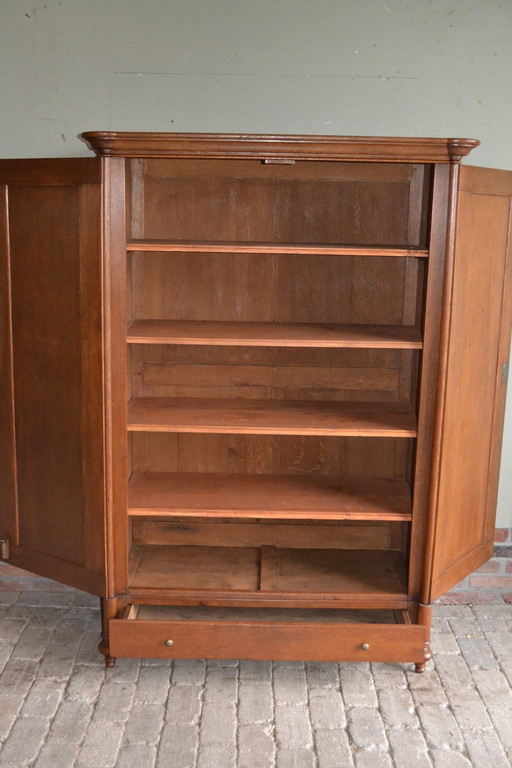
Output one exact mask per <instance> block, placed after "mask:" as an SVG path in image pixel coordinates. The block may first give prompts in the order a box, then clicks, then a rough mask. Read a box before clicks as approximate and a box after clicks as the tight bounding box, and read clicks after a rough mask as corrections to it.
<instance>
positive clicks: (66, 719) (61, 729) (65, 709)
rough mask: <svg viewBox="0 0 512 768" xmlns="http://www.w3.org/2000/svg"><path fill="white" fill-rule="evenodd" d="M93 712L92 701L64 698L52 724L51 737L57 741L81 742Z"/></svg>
mask: <svg viewBox="0 0 512 768" xmlns="http://www.w3.org/2000/svg"><path fill="white" fill-rule="evenodd" d="M92 713H93V704H92V703H89V702H86V701H73V700H70V699H64V700H63V701H61V703H60V706H59V708H58V710H57V714H56V715H55V717H54V719H53V721H52V724H51V726H50V737H51V738H52V739H54V740H55V741H64V740H65V741H67V742H69V743H70V744H81V743H82V741H83V738H84V736H85V732H86V730H87V728H88V726H89V720H90V719H91V717H92Z"/></svg>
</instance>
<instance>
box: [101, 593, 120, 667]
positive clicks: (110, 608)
mask: <svg viewBox="0 0 512 768" xmlns="http://www.w3.org/2000/svg"><path fill="white" fill-rule="evenodd" d="M100 604H101V642H100V644H99V645H98V650H99V652H100V653H102V654H103V655H104V656H105V666H106V667H107V668H111V667H113V666H114V665H115V663H116V660H115V657H114V656H111V655H110V647H109V622H110V619H113V618H115V617H116V616H117V614H118V613H119V611H120V610H122V609H123V607H125V602H123V601H122V600H120V599H119V598H117V597H114V598H107V597H101V598H100Z"/></svg>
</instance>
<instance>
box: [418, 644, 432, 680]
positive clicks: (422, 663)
mask: <svg viewBox="0 0 512 768" xmlns="http://www.w3.org/2000/svg"><path fill="white" fill-rule="evenodd" d="M431 658H432V651H431V650H430V643H425V653H424V658H423V661H417V662H416V664H415V665H414V668H415V670H416V672H418V673H421V672H424V671H425V666H426V664H427V661H430V659H431Z"/></svg>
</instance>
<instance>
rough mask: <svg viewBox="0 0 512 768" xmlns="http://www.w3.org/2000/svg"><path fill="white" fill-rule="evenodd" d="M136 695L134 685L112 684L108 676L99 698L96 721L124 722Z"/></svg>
mask: <svg viewBox="0 0 512 768" xmlns="http://www.w3.org/2000/svg"><path fill="white" fill-rule="evenodd" d="M134 693H135V685H134V683H117V682H112V681H111V680H110V679H109V678H108V676H107V679H106V681H105V683H104V684H103V686H102V687H101V690H100V693H99V696H98V700H97V704H96V709H95V710H94V719H95V720H117V721H119V722H124V721H125V720H127V718H128V716H129V714H130V709H131V706H132V701H133V696H134Z"/></svg>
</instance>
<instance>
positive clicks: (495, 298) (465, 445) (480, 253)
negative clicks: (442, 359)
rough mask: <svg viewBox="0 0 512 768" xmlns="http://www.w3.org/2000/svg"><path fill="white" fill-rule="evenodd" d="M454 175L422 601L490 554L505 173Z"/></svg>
mask: <svg viewBox="0 0 512 768" xmlns="http://www.w3.org/2000/svg"><path fill="white" fill-rule="evenodd" d="M462 170H463V173H462V176H461V186H460V190H461V191H460V197H459V215H458V224H457V239H456V254H455V272H454V288H453V307H452V313H453V314H452V321H451V331H450V340H449V360H448V377H447V390H446V409H445V419H444V425H443V443H442V469H441V474H440V486H439V504H438V511H437V529H436V542H435V555H434V568H433V585H432V589H433V594H432V599H435V598H436V597H438V596H439V595H441V594H442V593H443V592H445V591H446V590H448V589H450V588H451V587H452V586H453V585H454V584H456V583H457V582H458V581H460V580H461V579H463V578H464V577H465V576H467V575H468V574H469V573H471V571H473V570H474V569H475V568H477V567H478V566H480V565H481V564H482V563H484V562H485V561H486V560H487V559H488V558H489V557H491V555H492V542H493V532H494V518H495V512H496V495H497V480H498V476H497V470H498V466H499V452H500V451H499V446H500V443H501V436H502V422H503V411H504V395H505V383H504V382H502V381H501V367H502V364H503V362H504V360H505V359H506V354H508V344H509V341H510V327H509V325H510V303H511V301H510V294H511V291H510V269H509V268H508V266H509V258H508V256H509V253H510V191H512V174H510V186H509V193H508V194H503V192H504V190H503V189H502V184H497V186H496V190H497V192H496V193H494V191H493V186H492V177H491V176H489V171H488V169H477V168H468V169H462ZM479 171H481V172H482V174H479ZM480 175H481V176H482V179H483V180H485V182H486V183H485V184H484V185H483V186H482V185H479V184H478V183H477V182H478V179H479V176H480ZM496 175H497V181H500V180H501V181H503V179H502V175H501V173H500V172H497V174H496Z"/></svg>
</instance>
